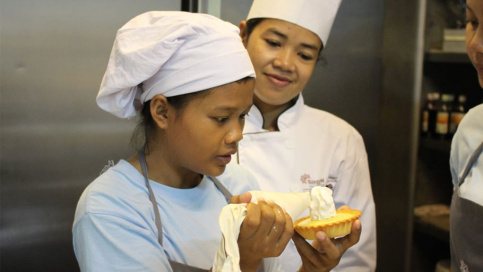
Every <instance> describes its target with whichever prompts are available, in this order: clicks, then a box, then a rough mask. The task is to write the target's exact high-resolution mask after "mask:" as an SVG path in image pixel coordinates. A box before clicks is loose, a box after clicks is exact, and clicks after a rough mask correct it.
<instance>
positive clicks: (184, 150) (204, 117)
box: [166, 79, 255, 176]
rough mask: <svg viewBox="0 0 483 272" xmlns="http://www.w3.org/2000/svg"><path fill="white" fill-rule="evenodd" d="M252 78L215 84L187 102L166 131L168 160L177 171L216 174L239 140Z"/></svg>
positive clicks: (222, 170)
mask: <svg viewBox="0 0 483 272" xmlns="http://www.w3.org/2000/svg"><path fill="white" fill-rule="evenodd" d="M254 83H255V80H254V79H250V80H248V81H244V82H234V83H230V84H227V85H224V86H220V87H216V88H214V89H212V90H210V91H208V92H207V94H206V95H200V96H196V98H193V100H191V101H189V102H188V104H187V105H186V107H185V108H183V110H182V113H180V115H179V116H175V118H172V119H171V120H172V121H170V124H169V125H168V128H167V130H166V137H167V141H168V144H167V145H166V146H167V148H168V149H169V151H167V152H169V154H170V161H171V162H172V163H173V165H172V166H173V167H175V168H177V169H178V170H179V171H180V172H182V171H187V172H195V173H201V174H205V175H209V176H218V175H220V174H222V173H223V172H224V171H225V167H226V165H227V164H228V163H229V162H230V159H231V155H232V154H234V153H235V152H236V144H237V142H238V141H240V140H241V139H242V130H243V126H244V123H245V119H244V118H245V115H246V114H247V113H248V111H249V110H250V107H251V105H252V103H253V89H254V85H255V84H254Z"/></svg>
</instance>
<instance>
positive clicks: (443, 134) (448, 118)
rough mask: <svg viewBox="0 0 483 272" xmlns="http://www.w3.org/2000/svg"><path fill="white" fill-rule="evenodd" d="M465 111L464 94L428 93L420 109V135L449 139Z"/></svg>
mask: <svg viewBox="0 0 483 272" xmlns="http://www.w3.org/2000/svg"><path fill="white" fill-rule="evenodd" d="M466 112H467V108H466V96H465V95H458V96H457V99H455V95H454V94H440V93H437V92H434V93H428V94H427V97H426V101H425V103H424V105H423V107H422V111H421V135H422V136H423V137H427V138H435V139H451V137H453V135H454V133H455V132H456V129H457V128H458V125H459V123H460V122H461V119H463V117H464V116H465V114H466Z"/></svg>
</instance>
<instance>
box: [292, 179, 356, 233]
mask: <svg viewBox="0 0 483 272" xmlns="http://www.w3.org/2000/svg"><path fill="white" fill-rule="evenodd" d="M310 194H311V203H310V206H309V207H310V216H307V217H304V218H301V219H299V220H297V221H295V224H294V229H295V231H297V232H298V233H299V234H300V235H301V236H302V237H304V238H305V239H309V240H314V239H315V234H316V233H317V232H318V231H323V232H325V234H327V236H328V237H329V238H334V237H339V236H344V235H347V234H349V233H350V232H351V228H352V222H354V221H355V220H356V219H358V218H359V217H360V216H361V214H362V212H361V211H359V210H351V209H346V210H338V211H336V210H335V205H334V200H333V198H332V190H331V189H329V188H327V187H321V186H316V187H314V188H312V190H311V193H310Z"/></svg>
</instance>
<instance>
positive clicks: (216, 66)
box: [96, 11, 255, 118]
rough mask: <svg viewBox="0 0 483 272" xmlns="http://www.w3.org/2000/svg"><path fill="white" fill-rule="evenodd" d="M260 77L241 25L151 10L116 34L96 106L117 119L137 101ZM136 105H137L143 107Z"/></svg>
mask: <svg viewBox="0 0 483 272" xmlns="http://www.w3.org/2000/svg"><path fill="white" fill-rule="evenodd" d="M245 77H255V72H254V70H253V66H252V63H251V61H250V57H249V56H248V53H247V51H246V49H245V48H244V46H243V44H242V42H241V39H240V36H239V30H238V28H237V27H236V26H234V25H232V24H230V23H228V22H224V21H222V20H220V19H218V18H216V17H213V16H211V15H207V14H195V13H188V12H181V11H151V12H147V13H144V14H141V15H139V16H137V17H135V18H133V19H132V20H130V21H129V22H128V23H126V24H125V25H124V26H123V27H122V28H121V29H119V31H118V32H117V35H116V39H115V41H114V46H113V48H112V51H111V56H110V58H109V63H108V65H107V70H106V73H105V74H104V78H103V79H102V83H101V86H100V90H99V93H98V95H97V99H96V100H97V104H98V105H99V107H100V108H102V109H103V110H105V111H108V112H110V113H112V114H114V115H116V116H118V117H121V118H128V117H132V116H135V115H136V108H135V100H139V102H140V103H144V102H146V101H149V100H150V99H151V98H153V97H154V96H155V95H157V94H163V95H164V96H166V97H170V96H176V95H182V94H187V93H193V92H198V91H201V90H206V89H209V88H213V87H217V86H221V85H224V84H227V83H230V82H234V81H237V80H239V79H242V78H245ZM139 102H137V104H139Z"/></svg>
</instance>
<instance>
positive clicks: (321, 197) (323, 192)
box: [309, 186, 336, 221]
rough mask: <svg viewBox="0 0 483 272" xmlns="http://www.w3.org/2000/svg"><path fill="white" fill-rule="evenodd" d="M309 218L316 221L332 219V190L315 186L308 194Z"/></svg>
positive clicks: (333, 212) (333, 206)
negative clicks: (309, 199)
mask: <svg viewBox="0 0 483 272" xmlns="http://www.w3.org/2000/svg"><path fill="white" fill-rule="evenodd" d="M310 197H311V198H312V200H311V202H310V206H309V208H310V218H311V219H312V221H318V220H323V219H328V218H331V217H334V216H335V214H336V212H335V205H334V199H333V198H332V190H331V189H329V188H327V187H322V186H315V187H314V188H312V191H311V192H310Z"/></svg>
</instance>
